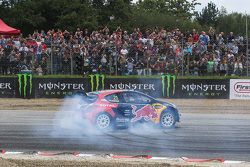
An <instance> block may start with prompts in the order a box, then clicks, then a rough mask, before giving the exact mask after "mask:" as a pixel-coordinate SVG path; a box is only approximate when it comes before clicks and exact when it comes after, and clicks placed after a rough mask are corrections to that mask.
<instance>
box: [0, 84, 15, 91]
mask: <svg viewBox="0 0 250 167" xmlns="http://www.w3.org/2000/svg"><path fill="white" fill-rule="evenodd" d="M4 89H9V90H12V88H11V86H10V83H1V82H0V90H4Z"/></svg>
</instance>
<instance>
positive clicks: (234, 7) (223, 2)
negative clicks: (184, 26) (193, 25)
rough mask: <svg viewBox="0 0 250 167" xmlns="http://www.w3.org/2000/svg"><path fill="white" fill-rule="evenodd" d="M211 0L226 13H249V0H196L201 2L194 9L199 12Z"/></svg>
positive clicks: (135, 0)
mask: <svg viewBox="0 0 250 167" xmlns="http://www.w3.org/2000/svg"><path fill="white" fill-rule="evenodd" d="M188 1H189V2H191V1H192V0H188ZM211 1H212V2H213V3H214V4H216V6H217V7H218V8H219V10H220V9H221V6H224V7H225V8H226V9H227V12H228V13H232V12H238V13H244V14H245V13H247V14H250V0H198V1H197V2H199V3H201V5H198V6H197V7H196V10H197V11H199V12H200V11H201V10H202V8H204V7H205V6H207V4H208V3H209V2H211ZM133 2H137V0H133Z"/></svg>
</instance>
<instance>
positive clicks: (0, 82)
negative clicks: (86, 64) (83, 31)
mask: <svg viewBox="0 0 250 167" xmlns="http://www.w3.org/2000/svg"><path fill="white" fill-rule="evenodd" d="M233 81H234V80H232V81H231V82H233ZM229 82H230V81H229V79H218V80H217V79H177V78H176V76H175V75H162V76H159V77H158V78H143V77H141V78H125V77H122V78H119V77H117V78H116V77H112V78H110V77H106V76H105V75H102V74H93V75H89V76H87V77H86V78H34V77H33V76H32V75H31V74H18V75H17V77H16V78H0V97H21V98H64V97H67V96H71V95H73V94H74V93H75V92H77V91H84V92H91V91H100V90H108V89H119V90H136V91H140V92H143V93H145V94H148V95H150V96H153V97H155V98H183V99H202V98H203V99H228V98H229V92H230V93H233V91H234V89H233V88H231V87H232V85H233V84H234V83H229ZM235 82H236V83H238V82H243V83H242V84H243V85H241V87H240V85H238V86H237V87H236V88H237V91H238V92H236V93H235V92H234V93H233V94H230V98H236V97H235V96H237V97H238V98H239V97H242V96H245V97H244V98H246V97H247V94H248V93H249V92H248V90H247V89H248V88H249V87H247V83H249V82H248V80H237V81H235ZM229 85H230V86H229ZM230 90H231V91H230Z"/></svg>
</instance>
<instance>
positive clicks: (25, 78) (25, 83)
mask: <svg viewBox="0 0 250 167" xmlns="http://www.w3.org/2000/svg"><path fill="white" fill-rule="evenodd" d="M17 77H18V85H19V89H18V90H19V95H20V96H22V91H23V97H26V96H27V86H28V78H29V88H30V90H29V95H31V93H32V86H33V85H32V83H33V82H32V81H33V80H32V79H33V76H32V74H17ZM22 78H23V79H22Z"/></svg>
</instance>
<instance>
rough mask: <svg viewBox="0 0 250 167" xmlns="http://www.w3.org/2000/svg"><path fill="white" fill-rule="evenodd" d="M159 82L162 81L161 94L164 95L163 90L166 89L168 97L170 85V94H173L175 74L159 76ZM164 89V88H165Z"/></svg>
mask: <svg viewBox="0 0 250 167" xmlns="http://www.w3.org/2000/svg"><path fill="white" fill-rule="evenodd" d="M165 81H167V88H165V87H166V82H165ZM161 82H162V95H163V97H165V91H167V97H170V93H171V91H170V90H171V87H172V95H174V94H175V87H176V85H175V84H176V76H175V75H170V74H167V75H162V76H161ZM165 89H166V90H165Z"/></svg>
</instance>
